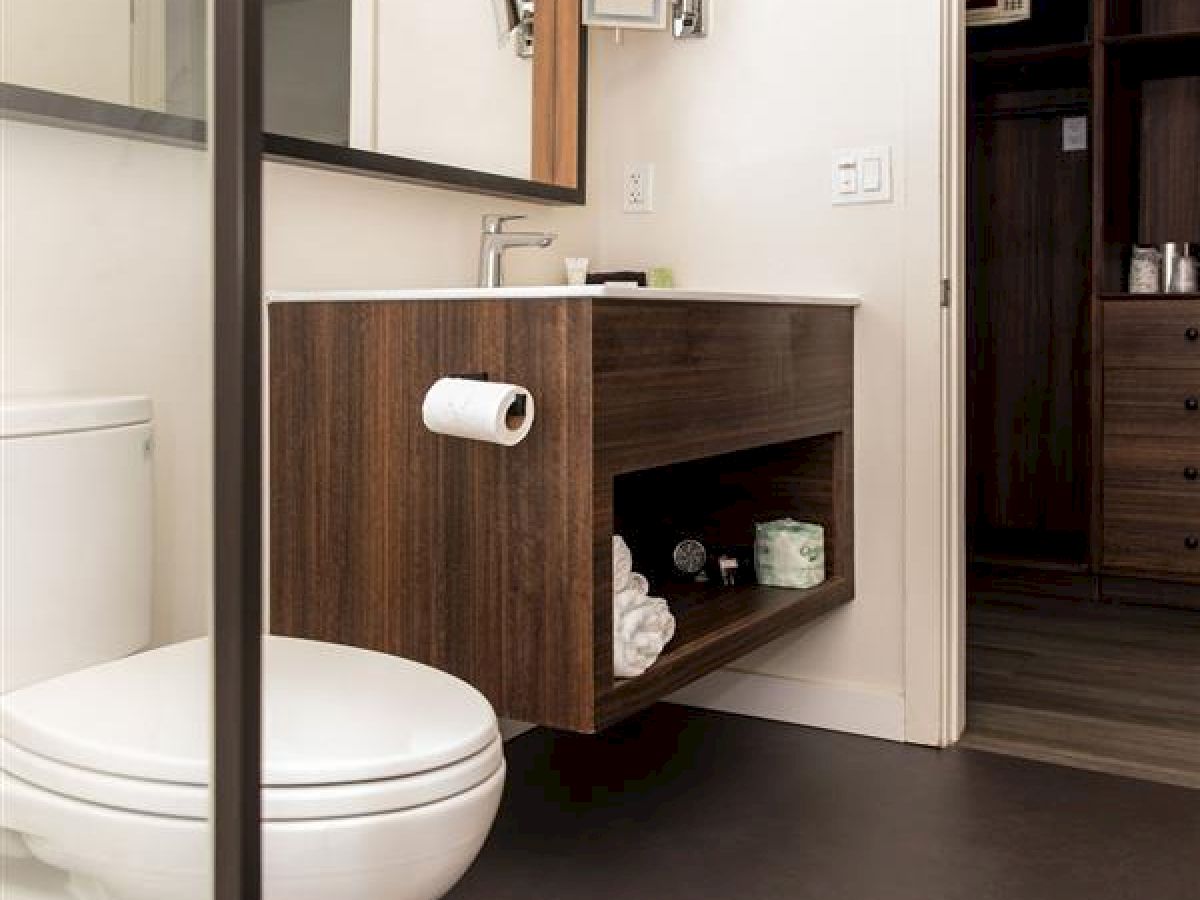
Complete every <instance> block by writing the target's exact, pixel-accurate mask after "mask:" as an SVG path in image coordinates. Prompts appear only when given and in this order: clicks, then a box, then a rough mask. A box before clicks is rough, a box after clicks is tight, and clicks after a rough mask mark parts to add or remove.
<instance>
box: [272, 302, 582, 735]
mask: <svg viewBox="0 0 1200 900" xmlns="http://www.w3.org/2000/svg"><path fill="white" fill-rule="evenodd" d="M270 352H271V377H270V387H271V423H272V425H271V486H272V488H271V521H272V529H271V536H272V564H271V594H272V622H271V625H272V630H273V631H275V632H277V633H281V634H286V635H292V636H297V637H306V638H313V639H317V640H326V641H336V642H340V643H345V644H351V645H355V646H360V647H367V648H369V649H373V650H379V651H383V652H387V653H393V654H397V655H400V656H404V657H408V658H410V659H415V660H418V661H420V662H424V663H428V664H430V665H433V666H436V667H438V668H441V669H445V670H447V671H450V672H453V673H455V674H457V675H459V676H460V677H463V678H465V679H466V680H468V681H470V682H471V683H472V684H474V685H475V686H476V687H478V688H479V689H480V690H481V691H482V692H483V693H484V694H485V695H486V696H487V697H488V698H489V699H490V700H491V701H492V702H493V703H494V704H495V705H496V706H497V708H498V709H499V710H501V711H502V713H503V714H505V715H508V716H512V717H515V718H521V719H527V720H530V721H537V722H541V723H544V724H549V725H557V726H562V727H566V728H576V729H587V728H589V727H590V725H591V720H592V703H591V700H592V698H591V683H592V671H591V669H592V659H593V649H592V643H591V638H592V632H591V629H592V615H591V585H590V584H589V581H588V578H586V577H583V578H581V577H579V573H580V572H584V573H586V572H589V571H590V568H591V552H592V547H591V537H592V536H591V528H590V525H591V522H590V510H591V490H590V487H591V472H590V467H591V433H590V406H591V395H590V389H589V385H590V380H591V371H590V355H591V354H590V336H589V318H588V315H587V309H586V307H585V306H583V305H575V304H568V303H561V302H553V301H547V302H535V301H526V302H522V303H505V302H502V301H482V302H468V301H452V302H434V301H423V302H420V303H396V304H344V303H338V304H332V303H331V304H279V305H275V306H273V307H272V308H271V343H270ZM481 372H487V373H488V374H490V375H491V377H492V378H493V379H494V380H499V381H511V382H516V383H520V384H524V385H526V386H527V387H528V388H529V389H530V390H531V391H532V392H533V393H534V395H535V396H536V398H537V414H538V419H537V427H536V428H535V429H534V431H533V432H532V434H531V435H530V437H529V438H528V439H527V440H526V441H524V442H523V443H522V444H520V445H518V446H517V447H514V448H501V447H498V446H493V445H489V444H482V443H478V442H469V441H460V440H454V439H452V438H448V437H444V436H441V435H435V434H432V433H431V432H429V431H428V430H427V429H426V428H425V427H424V425H423V424H422V421H421V412H420V408H421V403H422V400H423V398H424V395H425V392H426V390H427V389H428V388H429V386H430V385H432V384H433V382H434V381H435V380H436V379H437V378H439V377H442V376H444V375H450V374H467V373H481Z"/></svg>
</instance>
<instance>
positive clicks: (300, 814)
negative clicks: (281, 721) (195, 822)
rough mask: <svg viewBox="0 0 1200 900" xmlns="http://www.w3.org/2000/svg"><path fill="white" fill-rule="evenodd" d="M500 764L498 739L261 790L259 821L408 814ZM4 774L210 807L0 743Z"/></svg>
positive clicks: (141, 800)
mask: <svg viewBox="0 0 1200 900" xmlns="http://www.w3.org/2000/svg"><path fill="white" fill-rule="evenodd" d="M503 766H504V746H503V742H502V741H501V739H500V738H499V737H497V738H496V740H495V741H494V742H493V743H491V744H489V745H488V746H487V747H485V748H484V749H483V750H481V751H480V752H479V753H476V754H474V755H473V756H470V757H468V758H467V759H465V760H462V761H460V762H457V763H452V764H451V765H448V766H443V767H442V768H440V769H435V770H433V771H432V772H426V773H423V774H421V775H410V776H407V777H403V778H389V779H382V780H377V781H364V782H357V783H348V784H322V785H313V786H309V787H264V788H263V789H262V794H261V798H262V815H263V820H264V821H268V822H287V821H300V820H308V819H332V818H340V817H343V816H364V815H374V814H377V813H384V812H396V811H399V810H404V809H412V808H414V807H417V806H425V805H427V804H430V803H437V802H440V801H443V800H447V799H449V798H451V797H455V796H457V795H459V794H461V793H463V792H465V791H469V790H471V789H472V788H475V787H478V786H479V785H480V784H482V783H483V782H485V781H487V780H488V779H489V778H491V777H492V776H493V775H495V774H496V772H497V771H499V770H500V769H501V768H503ZM5 776H15V777H17V778H19V779H21V780H22V781H24V782H25V783H27V784H28V785H30V786H31V787H34V788H38V789H40V790H44V791H50V792H52V793H54V794H57V795H59V796H61V797H66V798H70V799H72V800H78V801H80V802H83V803H94V804H98V805H100V806H106V807H109V808H111V809H119V810H125V811H127V812H133V813H141V814H144V815H155V816H171V817H173V818H179V819H199V820H204V819H206V818H207V817H208V815H209V811H210V806H211V802H212V797H211V795H210V793H209V789H208V786H207V785H197V784H173V783H171V782H166V781H149V780H145V779H139V778H122V777H120V776H115V775H108V774H105V773H103V772H93V771H91V770H89V769H80V768H76V767H75V766H68V765H64V764H63V763H59V762H55V761H54V760H52V759H47V758H45V757H43V756H38V755H37V754H36V753H30V752H29V751H28V750H25V749H23V748H21V747H18V746H16V745H14V744H10V743H8V742H7V741H4V740H0V777H5Z"/></svg>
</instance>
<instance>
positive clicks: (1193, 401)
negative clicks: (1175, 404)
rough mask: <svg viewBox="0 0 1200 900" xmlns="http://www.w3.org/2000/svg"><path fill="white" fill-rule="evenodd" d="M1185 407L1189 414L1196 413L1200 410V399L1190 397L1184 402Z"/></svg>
mask: <svg viewBox="0 0 1200 900" xmlns="http://www.w3.org/2000/svg"><path fill="white" fill-rule="evenodd" d="M1183 405H1184V407H1185V408H1186V409H1187V411H1188V412H1195V411H1196V410H1198V409H1200V398H1196V397H1188V398H1187V399H1186V400H1184V401H1183Z"/></svg>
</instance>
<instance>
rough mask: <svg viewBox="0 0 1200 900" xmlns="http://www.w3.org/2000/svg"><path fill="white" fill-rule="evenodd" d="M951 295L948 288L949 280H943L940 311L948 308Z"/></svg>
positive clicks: (951, 292)
mask: <svg viewBox="0 0 1200 900" xmlns="http://www.w3.org/2000/svg"><path fill="white" fill-rule="evenodd" d="M952 294H953V291H952V289H951V287H950V279H949V278H943V279H942V309H949V308H950V297H951V296H952Z"/></svg>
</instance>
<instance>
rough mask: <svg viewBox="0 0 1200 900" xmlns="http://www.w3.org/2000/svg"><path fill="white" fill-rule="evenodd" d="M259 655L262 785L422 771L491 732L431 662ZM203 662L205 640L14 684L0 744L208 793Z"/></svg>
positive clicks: (484, 740) (304, 650)
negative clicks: (196, 787)
mask: <svg viewBox="0 0 1200 900" xmlns="http://www.w3.org/2000/svg"><path fill="white" fill-rule="evenodd" d="M263 650H264V653H263V657H264V664H263V682H264V686H265V691H264V709H263V739H264V753H263V757H264V758H263V784H264V786H267V787H271V786H279V787H283V786H288V785H293V786H298V785H301V786H303V785H318V784H346V783H351V782H359V781H367V780H375V779H385V778H399V777H403V776H407V775H414V774H417V773H421V772H428V771H431V770H433V769H437V768H439V767H442V766H446V765H449V764H451V763H456V762H459V761H461V760H463V759H466V758H467V757H469V756H472V755H473V754H476V753H478V752H479V751H480V750H482V749H484V748H485V747H487V746H488V745H489V744H490V743H492V741H494V740H495V738H496V735H497V733H498V731H497V724H496V717H495V714H494V713H493V711H492V708H491V706H490V705H489V704H488V702H487V700H485V699H484V697H483V695H482V694H480V693H479V692H478V691H476V690H475V689H474V688H472V687H471V686H470V685H468V684H466V683H465V682H463V681H460V680H459V679H457V678H455V677H453V676H451V675H448V674H446V673H444V672H439V671H438V670H436V669H431V668H429V667H428V666H423V665H420V664H418V663H414V662H411V661H409V660H405V659H400V658H399V657H395V656H388V655H385V654H381V653H373V652H370V651H367V650H359V649H355V648H351V647H344V646H341V645H337V644H326V643H319V642H315V641H303V640H297V639H294V638H283V637H275V636H269V637H266V638H265V639H264V643H263ZM211 665H212V663H211V649H210V644H209V642H208V640H207V639H200V640H194V641H186V642H183V643H180V644H173V645H170V646H167V647H160V648H158V649H155V650H149V651H146V652H144V653H138V654H135V655H133V656H129V657H126V658H125V659H121V660H117V661H115V662H111V663H105V664H103V665H99V666H93V667H91V668H88V669H84V670H82V671H80V672H73V673H71V674H68V675H62V676H60V677H58V678H53V679H50V680H48V681H44V682H39V683H38V684H34V685H30V686H28V687H24V688H21V689H19V690H16V691H13V692H11V693H9V694H6V695H4V696H3V697H0V736H2V737H3V738H4V740H6V741H7V742H8V743H10V744H12V745H15V746H17V747H20V748H22V749H24V750H28V751H29V752H31V753H35V754H37V755H39V756H42V757H45V758H47V759H50V760H53V761H56V762H60V763H64V764H66V765H70V766H78V767H81V768H86V769H91V770H93V771H96V772H100V773H104V774H108V775H116V776H121V777H126V778H142V779H151V780H157V781H165V782H173V783H176V784H192V785H205V784H207V783H208V781H209V765H210V761H211V749H210V747H211V740H210V733H211V732H210V709H211V706H210V669H211Z"/></svg>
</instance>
